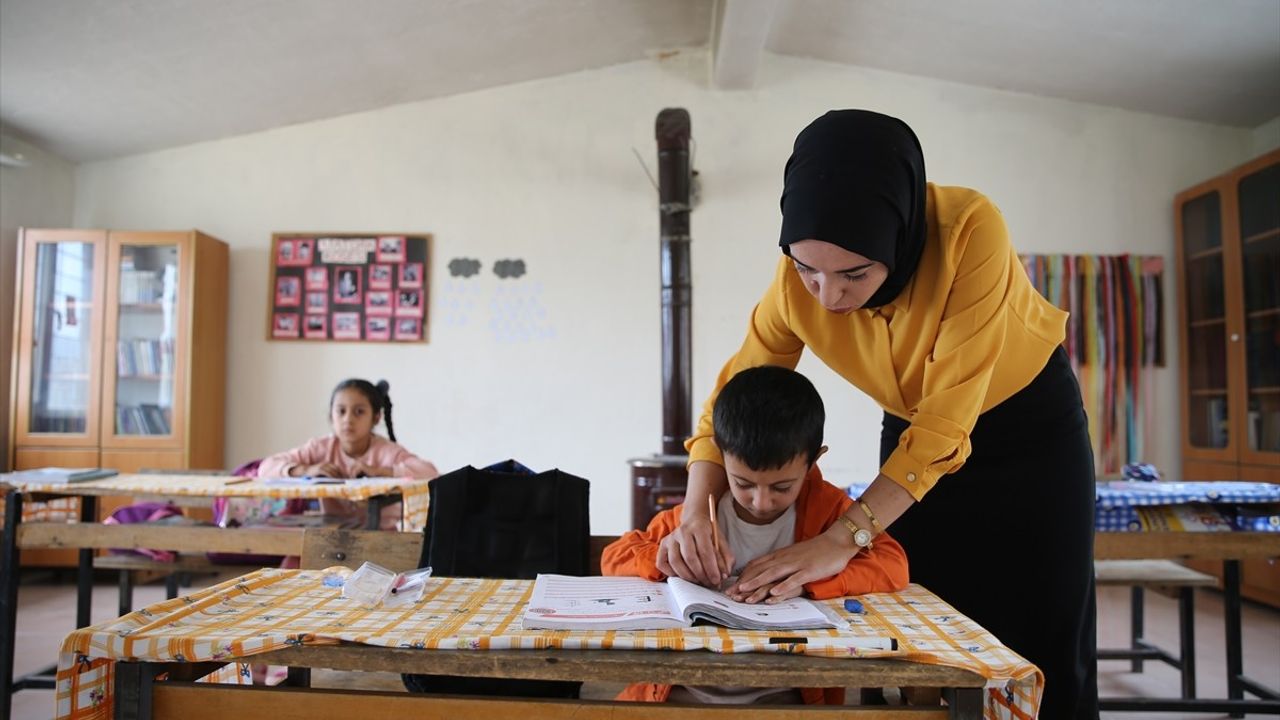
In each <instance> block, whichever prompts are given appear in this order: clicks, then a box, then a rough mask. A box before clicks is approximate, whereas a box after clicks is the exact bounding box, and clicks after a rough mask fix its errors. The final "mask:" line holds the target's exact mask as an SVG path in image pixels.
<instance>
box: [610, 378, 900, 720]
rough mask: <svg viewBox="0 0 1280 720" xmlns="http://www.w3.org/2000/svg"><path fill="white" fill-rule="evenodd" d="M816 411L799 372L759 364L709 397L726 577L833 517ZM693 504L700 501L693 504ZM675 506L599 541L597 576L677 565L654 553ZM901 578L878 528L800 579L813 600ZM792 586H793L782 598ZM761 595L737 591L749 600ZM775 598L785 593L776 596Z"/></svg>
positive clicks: (762, 693) (636, 692)
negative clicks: (829, 570) (719, 461)
mask: <svg viewBox="0 0 1280 720" xmlns="http://www.w3.org/2000/svg"><path fill="white" fill-rule="evenodd" d="M825 418H826V413H825V411H824V409H823V406H822V398H821V397H819V396H818V391H817V390H816V389H815V388H814V387H813V384H812V383H810V382H809V380H808V379H807V378H805V377H804V376H803V375H801V374H800V373H798V372H796V371H794V370H790V369H787V368H783V367H776V366H771V365H765V366H761V367H755V368H749V369H747V370H743V371H741V372H739V373H738V374H737V375H734V376H733V379H731V380H730V381H729V382H728V383H726V384H725V386H724V388H723V389H722V390H721V391H720V395H719V397H718V398H716V401H715V411H714V414H713V416H712V423H713V428H714V433H715V442H716V445H717V446H718V447H719V448H720V451H721V452H722V453H723V454H724V466H725V471H726V472H727V473H728V476H729V492H727V493H725V494H724V496H723V497H721V498H720V501H719V502H718V503H717V505H716V524H717V526H718V527H719V532H720V534H721V536H722V537H720V538H718V542H719V547H720V555H721V557H720V560H721V562H722V564H723V567H722V568H721V570H722V572H723V571H724V570H725V569H726V568H727V569H728V572H724V574H725V575H727V576H729V577H730V578H731V580H730V581H729V582H728V583H726V584H725V587H732V586H733V580H732V578H736V576H737V575H739V574H740V573H741V572H742V570H743V569H744V568H745V567H746V566H747V565H748V564H750V563H751V562H752V561H753V560H755V559H756V558H758V557H762V556H764V555H768V554H769V553H771V552H773V551H775V550H778V549H780V548H784V547H787V546H789V545H791V544H793V543H796V542H799V541H801V540H807V539H809V538H812V537H816V536H818V535H820V534H822V533H823V532H824V531H826V530H827V529H828V528H829V527H831V526H832V525H833V524H834V523H837V522H840V518H841V516H842V515H843V514H844V512H845V511H846V510H848V509H849V506H850V505H852V504H853V501H851V500H850V499H849V497H848V496H847V495H846V494H845V493H844V492H843V491H842V490H840V489H839V488H837V487H835V486H834V485H832V484H830V483H828V482H827V481H826V480H823V479H822V473H821V472H820V471H819V470H818V466H817V465H815V464H814V463H815V461H816V460H817V459H818V458H819V457H820V456H821V455H822V454H823V453H824V452H826V450H827V448H826V447H825V446H824V445H823V444H822V426H823V423H824V421H825ZM699 506H701V504H699ZM683 509H684V506H683V505H681V506H679V507H675V508H672V509H670V510H664V511H663V512H660V513H658V515H657V516H656V517H654V518H653V520H652V521H651V522H650V523H649V527H648V528H646V529H645V530H632V531H631V532H628V533H627V534H625V535H623V536H622V537H621V538H619V539H618V540H617V541H616V542H614V543H613V544H611V545H609V546H608V547H607V548H605V550H604V553H603V555H602V557H601V559H600V569H601V572H602V573H603V574H605V575H638V576H640V577H643V578H647V579H649V580H663V579H665V578H667V577H669V576H671V575H687V573H684V572H677V571H676V568H673V567H671V564H670V563H671V562H676V563H681V562H683V560H682V559H681V558H679V557H676V558H673V560H672V561H668V560H667V559H666V558H659V556H658V543H659V542H661V540H662V539H663V538H664V537H666V536H667V535H669V534H671V532H672V531H674V530H675V529H676V528H678V527H679V526H680V514H681V512H682V510H683ZM906 584H907V557H906V554H905V553H904V552H903V551H902V547H901V546H900V545H898V543H897V542H896V541H895V540H894V539H893V538H891V537H889V536H888V535H887V534H884V533H881V534H879V535H877V536H876V537H875V539H874V542H872V543H871V544H870V545H869V546H867V547H866V549H864V550H863V551H861V552H859V553H858V554H857V555H855V556H854V557H853V559H851V560H850V561H849V563H848V564H847V565H845V567H844V569H843V570H841V571H840V572H839V573H837V574H836V575H833V576H832V577H829V578H825V579H821V580H817V581H814V582H812V583H809V584H807V585H805V586H804V591H805V593H806V594H808V595H809V596H810V597H812V598H814V599H818V600H822V599H826V598H833V597H841V596H844V595H861V594H863V593H871V592H893V591H896V590H901V589H902V588H903V587H905V586H906ZM798 594H800V591H799V590H796V591H795V592H794V593H792V596H794V595H798ZM762 596H763V594H761V593H753V594H752V597H750V598H746V597H738V598H735V599H738V600H748V601H753V602H754V601H757V600H759V598H760V597H762ZM777 599H778V600H783V599H786V597H783V596H779V597H778V598H777ZM618 699H619V700H636V701H645V702H695V703H735V704H745V703H767V704H791V703H799V702H804V703H808V704H843V703H844V689H843V688H825V689H824V688H799V689H796V688H752V687H719V686H671V685H655V684H651V683H636V684H633V685H631V686H629V687H627V688H626V689H625V690H623V691H622V693H621V694H620V695H619V696H618Z"/></svg>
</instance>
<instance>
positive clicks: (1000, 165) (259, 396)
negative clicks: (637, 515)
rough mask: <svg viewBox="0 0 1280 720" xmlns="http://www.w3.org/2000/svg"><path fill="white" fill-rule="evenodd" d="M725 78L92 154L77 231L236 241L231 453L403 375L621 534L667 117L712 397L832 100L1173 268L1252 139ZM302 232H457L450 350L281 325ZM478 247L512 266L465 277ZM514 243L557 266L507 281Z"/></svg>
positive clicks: (469, 457) (858, 447)
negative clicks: (782, 199) (675, 139)
mask: <svg viewBox="0 0 1280 720" xmlns="http://www.w3.org/2000/svg"><path fill="white" fill-rule="evenodd" d="M706 75H707V64H706V56H705V54H702V53H700V52H693V53H684V54H681V55H677V56H676V57H675V58H674V59H671V60H668V61H665V62H663V63H661V64H659V63H655V62H649V61H644V62H637V63H632V64H628V65H622V66H616V67H610V68H605V69H600V70H594V71H589V72H582V73H577V74H573V75H566V76H562V77H558V78H554V79H550V80H545V81H537V82H530V83H525V84H520V85H514V86H508V87H503V88H497V89H492V90H486V91H483V92H476V93H471V94H467V95H461V96H455V97H450V98H444V99H439V100H432V101H427V102H420V103H414V104H409V105H403V106H398V107H394V108H388V109H384V110H380V111H376V112H370V113H364V114H359V115H352V116H347V117H343V118H339V119H335V120H329V121H324V122H316V123H310V124H306V125H300V126H295V127H289V128H283V129H279V130H275V131H270V132H265V133H259V134H254V135H249V136H243V137H238V138H232V139H228V140H223V141H218V142H210V143H203V144H199V145H194V146H190V147H185V148H180V149H175V150H169V151H164V152H156V153H151V154H146V155H141V156H136V157H129V158H124V159H119V160H114V161H107V162H99V163H93V164H88V165H85V166H82V167H81V168H79V169H78V171H77V175H76V182H77V185H76V209H75V222H76V224H77V225H80V226H94V227H110V228H155V229H170V228H185V227H198V228H200V229H202V230H205V231H206V232H210V233H212V234H213V235H215V236H217V237H220V238H222V239H223V240H225V241H227V242H228V243H230V245H231V247H232V262H231V270H232V279H231V290H232V307H231V338H230V389H229V397H228V406H227V407H228V416H227V430H228V432H227V438H228V447H227V462H228V463H229V464H230V463H236V462H239V461H242V460H245V459H248V458H252V457H257V456H261V455H263V454H265V453H268V452H271V451H274V450H278V449H281V448H286V447H289V446H292V445H294V444H297V443H299V442H301V441H302V440H303V439H305V438H307V437H309V436H311V435H316V434H320V433H323V432H325V431H326V426H325V411H326V401H327V398H328V393H329V389H330V388H331V387H332V385H333V384H334V383H335V382H336V381H337V380H339V379H341V378H342V377H344V376H349V375H355V376H364V377H368V378H371V379H376V378H379V377H385V378H387V379H389V380H390V382H391V386H392V396H393V399H394V400H395V403H396V405H395V408H396V409H395V417H396V425H397V429H398V431H399V432H398V434H399V437H400V440H401V441H402V442H403V443H404V444H406V445H407V446H409V447H410V448H412V449H413V450H415V451H417V452H418V453H419V454H421V455H423V456H425V457H427V458H430V459H432V460H434V461H435V462H436V464H437V465H439V466H440V467H441V468H442V469H446V470H447V469H452V468H455V467H458V466H460V465H463V464H467V463H471V464H476V465H479V464H484V463H488V462H491V461H496V460H499V459H502V458H506V457H515V458H517V459H520V460H522V461H524V462H525V463H526V464H529V465H531V466H532V467H535V468H546V467H550V466H558V467H561V468H563V469H565V470H567V471H570V472H573V473H577V474H580V475H582V476H585V477H587V478H589V479H590V480H591V481H592V483H593V485H592V487H593V496H594V499H593V502H592V515H593V529H594V530H595V531H598V532H618V531H621V530H623V529H625V528H626V527H627V526H628V522H629V497H630V486H629V476H628V469H627V465H626V460H627V459H628V458H630V457H634V456H638V455H645V454H649V453H653V452H656V451H657V450H658V449H659V445H660V435H661V385H660V374H659V363H660V358H659V325H658V321H659V311H658V214H657V209H656V207H655V205H656V202H655V193H654V190H653V189H652V188H651V186H650V184H649V180H648V179H647V178H646V177H645V175H644V173H643V172H642V170H641V169H640V167H639V166H638V164H637V162H636V160H635V158H634V157H633V155H632V148H635V149H637V150H638V151H639V152H640V154H641V155H642V156H643V157H645V158H646V160H647V162H648V163H649V165H650V167H651V168H652V167H653V166H654V164H655V162H656V161H655V160H654V159H653V158H654V156H655V146H654V139H653V122H654V118H655V116H656V114H657V113H658V111H659V110H661V109H662V108H664V107H673V106H681V107H685V108H688V110H689V111H690V113H691V116H692V120H693V136H694V138H695V141H696V145H697V148H696V159H695V166H696V167H697V169H698V170H699V171H700V172H701V177H702V179H703V184H704V185H703V187H704V191H703V202H702V205H701V206H700V207H698V208H697V210H696V211H695V212H694V214H693V219H692V224H693V237H694V245H693V269H694V275H693V285H694V342H693V350H694V368H695V377H694V391H695V402H697V403H698V404H699V405H700V404H701V401H702V399H703V398H704V397H705V395H706V393H707V392H708V391H709V390H710V385H711V383H712V381H713V379H714V377H715V374H716V372H717V371H718V369H719V367H720V365H721V363H723V361H724V360H725V359H726V357H727V356H728V355H729V354H730V353H731V352H733V350H734V349H735V348H736V347H737V345H738V344H739V342H740V341H741V335H742V331H743V329H744V327H745V323H746V320H747V316H748V313H749V312H750V309H751V307H752V305H753V304H754V302H755V301H756V300H757V299H758V297H759V296H760V294H761V292H763V290H764V288H765V286H766V285H767V283H768V281H769V279H770V277H771V272H772V268H773V264H774V261H775V259H776V257H777V249H776V237H777V231H778V221H779V215H778V209H777V208H778V204H777V202H778V193H779V190H780V182H781V176H782V166H783V163H784V161H785V160H786V158H787V156H788V154H789V151H790V147H791V142H792V140H793V138H794V136H795V134H796V132H798V131H799V130H800V129H801V127H803V126H804V125H805V124H806V123H807V122H808V121H809V120H811V119H812V118H813V117H815V116H817V115H818V114H820V113H822V112H823V111H825V110H827V109H829V108H833V107H853V106H858V107H867V108H874V109H878V110H881V111H883V112H888V113H891V114H896V115H898V116H901V117H903V118H904V119H906V120H907V121H908V122H909V123H910V124H911V125H912V126H913V127H914V128H915V129H916V131H917V132H918V133H919V135H920V139H921V142H922V143H923V145H924V149H925V157H926V160H927V164H928V171H929V176H930V178H931V179H932V180H934V181H936V182H940V183H944V184H964V185H971V186H973V187H977V188H980V189H981V190H983V191H984V192H986V193H987V194H989V195H990V196H991V197H992V198H994V199H995V200H996V202H997V203H998V204H999V205H1000V206H1001V208H1002V209H1003V210H1004V213H1005V217H1006V218H1007V220H1008V223H1009V226H1010V229H1011V231H1012V233H1013V238H1014V241H1015V243H1016V245H1017V246H1018V248H1019V249H1020V250H1022V251H1027V252H1078V253H1103V252H1117V251H1121V250H1123V251H1128V252H1132V253H1142V254H1161V255H1165V256H1166V257H1170V259H1171V250H1172V244H1173V242H1172V237H1173V227H1172V222H1171V216H1172V212H1171V211H1172V198H1173V195H1174V194H1175V193H1176V192H1177V191H1179V190H1181V189H1183V188H1186V187H1188V186H1190V185H1193V184H1195V183H1196V182H1198V181H1200V180H1203V179H1205V178H1208V177H1210V176H1212V175H1214V174H1217V173H1218V172H1221V171H1222V170H1224V169H1226V168H1228V167H1231V166H1232V165H1235V164H1237V163H1238V162H1240V161H1242V160H1244V159H1245V158H1246V156H1247V153H1248V151H1249V149H1250V133H1249V131H1247V130H1237V129H1229V128H1220V127H1213V126H1206V125H1199V124H1195V123H1189V122H1182V121H1176V120H1170V119H1164V118H1157V117H1151V116H1144V115H1138V114H1134V113H1129V112H1122V111H1118V110H1111V109H1105V108H1099V107H1094V106H1086V105H1080V104H1072V103H1067V102H1061V101H1055V100H1046V99H1042V98H1035V97H1029V96H1022V95H1015V94H1010V93H1003V92H996V91H990V90H982V89H976V88H972V87H966V86H961V85H954V84H948V83H941V82H936V81H931V80H924V79H919V78H913V77H907V76H901V75H894V74H889V73H884V72H879V71H870V70H863V69H858V68H851V67H847V66H842V65H836V64H829V63H823V62H817V61H809V60H800V59H793V58H783V57H775V56H766V57H765V58H764V60H763V62H762V68H761V77H760V82H759V83H758V87H757V89H755V90H752V91H746V92H723V91H713V90H709V89H707V88H706V86H705V85H706V84H705V82H704V79H705V77H706ZM283 101H285V100H284V99H282V102H283ZM294 230H315V231H352V232H360V231H371V232H376V231H414V232H419V231H426V232H432V233H434V234H435V237H436V242H437V246H436V249H435V255H434V262H435V267H434V270H433V272H432V275H431V280H432V282H433V286H432V293H431V298H430V302H431V305H430V314H431V329H430V342H429V343H428V344H425V345H410V346H395V347H387V346H379V345H363V344H338V343H334V344H324V345H320V344H306V343H286V342H268V341H266V340H265V339H264V336H265V327H264V325H265V310H264V303H265V302H266V301H267V293H268V289H267V272H268V260H267V248H268V244H269V239H270V236H271V233H272V232H274V231H294ZM456 257H470V258H477V259H480V260H481V261H483V262H484V271H483V272H482V274H481V275H480V276H478V277H474V278H472V279H470V280H465V281H462V280H452V279H450V277H449V274H448V272H447V271H446V269H445V266H446V265H447V263H448V262H449V260H450V259H452V258H456ZM502 258H522V259H524V260H525V262H526V263H527V266H528V269H529V274H528V275H527V276H526V277H524V278H522V279H520V280H518V281H512V280H505V281H504V280H499V279H498V278H497V277H495V276H494V275H493V274H492V264H493V262H494V261H495V260H498V259H502ZM1169 267H1170V277H1172V265H1170V266H1169ZM1169 287H1170V288H1171V289H1172V285H1170V286H1169ZM1170 300H1171V301H1172V297H1171V298H1170ZM1170 307H1171V310H1170V313H1169V315H1168V318H1167V322H1168V323H1169V328H1170V329H1171V330H1172V328H1173V327H1174V325H1173V322H1174V314H1173V312H1172V305H1171V306H1170ZM513 322H514V323H515V325H514V326H513V325H511V324H510V323H513ZM512 327H517V328H523V334H520V333H517V332H514V331H512V330H511V328H512ZM1168 351H1169V353H1170V355H1171V356H1172V355H1173V354H1174V353H1175V348H1174V347H1173V346H1170V347H1169V348H1168ZM801 369H802V370H804V371H806V372H807V373H808V374H809V375H810V377H812V378H813V379H814V380H815V381H816V382H817V384H818V386H819V389H820V390H821V391H822V392H823V395H824V397H825V399H826V401H827V406H828V412H829V415H830V418H831V419H830V422H829V425H828V429H827V435H828V442H829V444H830V445H832V447H833V452H832V453H831V455H829V456H828V458H829V459H827V460H825V461H824V469H825V470H826V471H827V473H828V475H829V476H831V477H832V478H833V479H834V480H836V481H838V482H847V481H850V480H854V479H869V478H870V477H872V475H873V474H874V472H875V468H876V465H877V462H876V447H877V438H878V433H879V421H880V413H879V411H878V410H877V409H876V408H875V407H874V406H873V405H872V404H871V403H870V402H869V401H867V400H866V399H864V398H861V397H860V396H859V395H858V394H857V392H856V391H855V390H853V389H852V388H850V387H848V386H847V385H845V384H843V383H841V382H838V381H836V380H835V379H834V376H833V374H832V373H830V372H829V371H827V370H826V369H825V368H822V367H820V366H818V365H817V364H815V363H814V362H813V361H812V360H811V359H808V358H807V359H806V360H805V361H804V362H803V363H802V365H801ZM1176 370H1177V368H1176V366H1174V367H1170V368H1168V369H1166V370H1164V371H1161V372H1160V373H1159V381H1158V385H1159V387H1158V391H1159V393H1160V395H1159V398H1160V404H1161V408H1162V411H1163V412H1162V417H1163V418H1164V420H1163V421H1162V424H1161V427H1160V443H1159V445H1160V447H1159V448H1157V450H1156V451H1155V452H1154V454H1153V456H1152V458H1151V459H1152V460H1153V461H1155V462H1156V463H1157V464H1159V465H1160V466H1162V467H1165V468H1177V465H1178V457H1177V452H1176V450H1177V442H1176V441H1177V426H1176V413H1177V402H1176V395H1175V377H1176V374H1175V373H1176Z"/></svg>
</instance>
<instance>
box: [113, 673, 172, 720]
mask: <svg viewBox="0 0 1280 720" xmlns="http://www.w3.org/2000/svg"><path fill="white" fill-rule="evenodd" d="M162 667H163V666H161V665H157V664H155V663H146V662H117V663H116V666H115V685H116V687H115V698H114V702H115V720H151V689H152V686H153V685H155V680H156V675H158V674H159V673H160V671H161V669H162Z"/></svg>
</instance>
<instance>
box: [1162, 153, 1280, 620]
mask: <svg viewBox="0 0 1280 720" xmlns="http://www.w3.org/2000/svg"><path fill="white" fill-rule="evenodd" d="M1174 208H1175V213H1174V215H1175V224H1176V227H1177V239H1178V248H1177V255H1178V298H1179V302H1178V317H1179V333H1178V336H1179V337H1178V342H1179V349H1180V351H1181V358H1182V375H1181V390H1180V394H1181V402H1182V460H1183V473H1182V475H1183V478H1184V479H1186V480H1251V481H1262V482H1273V483H1280V150H1278V151H1274V152H1271V153H1269V154H1267V155H1264V156H1263V157H1260V158H1258V159H1256V160H1254V161H1252V162H1250V163H1247V164H1245V165H1243V166H1241V167H1238V168H1236V169H1235V170H1232V171H1231V172H1228V173H1226V174H1224V175H1221V176H1219V177H1217V178H1214V179H1212V180H1209V181H1208V182H1205V183H1201V184H1200V185H1197V186H1196V187H1193V188H1191V189H1189V190H1187V191H1185V192H1182V193H1180V194H1179V195H1178V196H1177V199H1176V200H1175V203H1174ZM1242 572H1243V583H1242V585H1243V587H1242V590H1243V591H1244V593H1245V595H1246V596H1247V597H1252V598H1254V599H1257V600H1262V601H1264V602H1268V603H1271V604H1273V605H1277V606H1280V565H1277V564H1275V563H1272V562H1265V561H1253V562H1250V563H1245V564H1243V566H1242Z"/></svg>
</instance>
